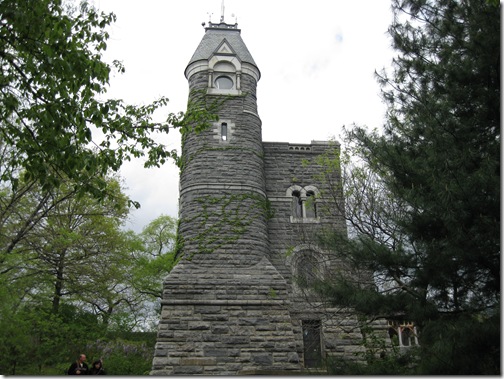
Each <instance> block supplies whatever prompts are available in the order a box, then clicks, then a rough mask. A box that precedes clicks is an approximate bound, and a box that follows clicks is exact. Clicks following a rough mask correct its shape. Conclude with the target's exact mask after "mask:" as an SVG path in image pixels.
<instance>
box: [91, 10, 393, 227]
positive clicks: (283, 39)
mask: <svg viewBox="0 0 504 379" xmlns="http://www.w3.org/2000/svg"><path fill="white" fill-rule="evenodd" d="M94 4H95V6H96V7H98V8H99V9H101V10H103V11H106V12H114V13H115V14H116V16H117V21H116V23H114V24H113V25H112V27H110V28H109V29H108V30H109V32H110V34H111V38H110V40H109V43H108V48H107V52H106V56H105V59H106V60H107V61H109V62H110V61H112V59H117V60H120V61H122V62H123V64H124V65H125V67H126V73H125V74H122V75H119V74H116V75H114V77H113V78H112V81H111V88H110V90H109V92H108V96H109V97H111V98H122V99H123V100H125V101H126V102H127V103H131V104H146V103H149V102H151V101H153V100H154V99H156V98H158V97H160V96H166V97H168V98H169V99H170V103H169V106H168V107H167V108H166V110H164V111H163V112H161V113H160V114H159V115H157V117H159V118H163V117H166V115H167V114H168V113H169V112H179V111H184V110H185V107H186V103H187V95H188V84H187V80H186V79H185V77H184V70H185V68H186V66H187V63H188V62H189V59H190V58H191V56H192V54H193V53H194V51H195V49H196V47H197V46H198V44H199V42H200V40H201V39H202V38H203V35H204V28H203V26H202V25H201V24H202V22H206V23H208V20H209V19H210V17H211V20H212V22H218V21H219V19H220V15H221V0H183V1H182V0H143V1H141V2H140V1H124V0H94ZM233 15H234V16H233ZM224 16H225V21H226V22H227V23H234V22H235V21H237V22H238V28H239V29H241V36H242V38H243V40H244V42H245V44H246V45H247V47H248V49H249V51H250V53H251V54H252V56H253V58H254V60H255V62H256V64H257V65H258V66H259V70H260V71H261V79H260V81H259V83H258V87H257V98H258V100H257V102H258V112H259V116H260V117H261V120H262V134H263V140H264V141H280V142H295V143H310V142H311V141H312V140H328V139H330V138H336V139H338V136H339V135H340V134H341V130H342V129H341V128H342V126H343V125H346V126H350V125H351V124H353V123H356V124H359V125H367V126H368V127H371V128H374V127H380V126H381V125H382V124H383V115H384V112H385V106H384V104H383V102H382V100H381V98H380V96H379V94H380V87H379V85H378V83H377V81H376V79H375V78H374V71H375V70H377V71H381V69H382V68H384V67H388V66H389V65H390V62H391V60H392V56H393V52H392V50H391V49H390V39H389V37H388V35H387V28H388V26H389V24H390V22H391V21H392V13H391V10H390V0H359V1H351V0H310V1H306V0H304V1H300V0H299V1H298V0H225V13H224ZM162 142H163V143H164V144H166V145H168V146H170V147H171V148H177V149H180V133H179V132H178V131H174V132H172V133H170V134H169V135H168V136H165V137H163V140H162ZM121 176H122V177H123V178H124V180H125V182H126V187H127V188H126V193H127V194H128V195H129V196H130V197H131V198H132V199H134V200H137V201H139V202H140V203H141V208H140V209H139V210H134V211H132V214H131V217H130V221H129V222H128V224H127V225H126V227H127V228H128V229H133V230H135V231H137V232H139V231H141V229H142V228H143V227H144V226H146V225H147V224H148V223H149V222H150V221H152V220H154V219H155V218H156V217H158V216H159V215H161V214H166V215H170V216H173V217H177V215H178V179H179V176H178V168H177V167H176V166H175V165H174V164H173V163H171V162H169V163H167V164H165V165H164V166H163V167H161V168H160V169H144V168H143V161H141V160H138V161H135V162H131V163H128V164H126V165H125V166H124V167H123V169H121Z"/></svg>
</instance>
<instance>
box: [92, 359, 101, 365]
mask: <svg viewBox="0 0 504 379" xmlns="http://www.w3.org/2000/svg"><path fill="white" fill-rule="evenodd" d="M97 363H99V364H100V366H101V361H100V360H98V361H94V362H93V366H95V365H96V364H97Z"/></svg>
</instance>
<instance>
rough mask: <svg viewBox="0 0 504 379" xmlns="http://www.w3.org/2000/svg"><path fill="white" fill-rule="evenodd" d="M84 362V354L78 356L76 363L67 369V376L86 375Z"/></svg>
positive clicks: (86, 366)
mask: <svg viewBox="0 0 504 379" xmlns="http://www.w3.org/2000/svg"><path fill="white" fill-rule="evenodd" d="M85 361H86V355H85V354H81V355H79V359H77V361H75V362H74V363H72V365H71V366H70V368H69V369H68V375H88V374H89V371H88V370H89V367H88V365H87V363H86V362H85Z"/></svg>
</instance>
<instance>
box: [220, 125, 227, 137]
mask: <svg viewBox="0 0 504 379" xmlns="http://www.w3.org/2000/svg"><path fill="white" fill-rule="evenodd" d="M221 139H222V140H223V141H227V123H226V122H223V123H222V124H221Z"/></svg>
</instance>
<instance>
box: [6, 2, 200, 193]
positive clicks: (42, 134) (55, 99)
mask: <svg viewBox="0 0 504 379" xmlns="http://www.w3.org/2000/svg"><path fill="white" fill-rule="evenodd" d="M114 21H115V15H114V14H112V13H111V14H105V13H100V12H99V11H97V10H96V9H94V8H93V7H92V6H90V5H89V4H88V3H87V2H86V1H83V2H81V4H80V7H79V8H78V9H75V8H74V7H71V6H69V5H68V4H67V6H65V4H64V3H63V2H62V1H61V0H41V1H35V2H34V1H29V0H5V1H2V2H0V25H1V27H0V60H1V64H2V74H1V78H0V141H2V142H1V146H0V147H2V150H3V149H4V148H5V147H6V146H7V147H12V148H11V149H9V150H8V151H9V154H7V155H5V156H4V157H3V160H2V170H1V171H0V181H4V182H9V183H11V184H12V185H14V186H15V185H16V184H17V182H18V180H19V175H20V174H19V173H20V172H23V175H25V176H26V178H27V180H30V179H32V178H33V179H36V180H38V181H40V183H41V185H42V187H43V188H44V189H49V188H50V187H54V186H56V187H57V186H59V185H60V183H61V180H62V179H61V178H62V175H63V174H64V176H66V177H68V178H70V179H71V180H73V181H75V183H76V187H77V188H78V189H79V192H82V193H84V192H90V193H92V194H93V195H94V196H96V197H98V198H103V197H104V196H105V187H106V184H105V182H104V179H103V178H104V176H105V175H106V174H107V173H108V172H109V170H112V171H117V170H118V169H119V168H120V167H121V165H122V164H123V162H124V161H125V160H129V159H131V157H141V156H144V155H146V162H145V166H146V167H150V166H157V165H159V164H162V163H164V162H165V160H166V159H169V158H174V159H176V158H177V157H176V152H175V151H169V150H167V148H166V147H165V146H164V145H162V144H160V143H158V142H157V141H156V139H155V134H153V133H156V132H159V133H167V132H168V130H169V128H170V127H180V126H181V125H183V124H184V121H183V120H185V121H187V120H190V119H193V118H196V119H198V120H199V121H201V120H202V119H205V117H206V116H205V111H204V110H202V109H199V110H196V111H191V109H189V110H188V112H186V114H185V115H183V114H182V113H179V114H177V115H175V114H170V115H169V116H168V117H167V119H166V120H165V121H163V122H154V121H153V120H152V116H153V113H154V112H155V111H156V110H157V109H158V108H160V107H162V106H165V105H166V104H167V102H168V100H167V99H166V98H164V97H162V98H160V99H158V100H156V101H154V102H152V103H151V104H148V105H143V106H133V105H126V104H124V103H123V102H122V100H117V99H109V100H103V98H104V97H105V94H106V91H107V86H108V83H109V76H110V74H111V72H112V71H113V70H117V71H119V72H123V71H124V67H123V66H122V65H121V64H120V63H119V62H118V61H114V62H113V63H112V64H108V63H106V62H104V61H103V60H102V54H103V52H104V51H105V49H106V48H107V40H108V38H109V34H108V32H107V31H106V28H107V27H108V26H109V25H110V24H111V23H113V22H114Z"/></svg>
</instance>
